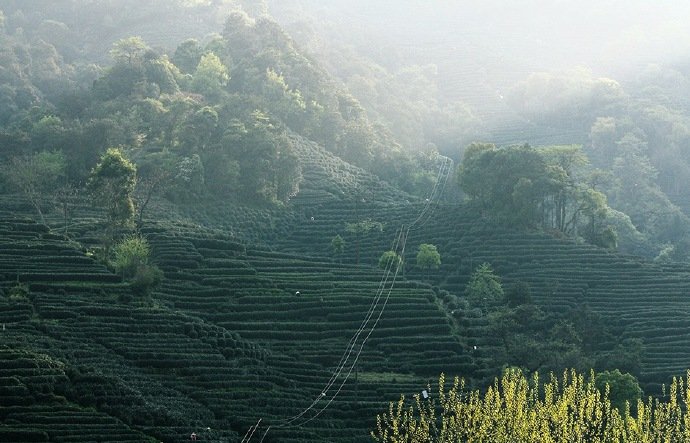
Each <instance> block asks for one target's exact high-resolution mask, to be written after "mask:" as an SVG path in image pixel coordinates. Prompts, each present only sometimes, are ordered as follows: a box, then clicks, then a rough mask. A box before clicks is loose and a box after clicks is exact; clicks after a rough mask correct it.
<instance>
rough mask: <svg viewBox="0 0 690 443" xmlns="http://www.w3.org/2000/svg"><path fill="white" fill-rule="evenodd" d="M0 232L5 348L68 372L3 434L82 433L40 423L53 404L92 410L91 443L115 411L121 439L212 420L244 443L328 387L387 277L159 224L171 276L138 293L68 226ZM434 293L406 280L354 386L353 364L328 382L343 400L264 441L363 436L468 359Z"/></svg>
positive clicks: (23, 226) (7, 412)
mask: <svg viewBox="0 0 690 443" xmlns="http://www.w3.org/2000/svg"><path fill="white" fill-rule="evenodd" d="M0 228H1V229H2V230H3V233H4V235H3V237H2V242H1V244H0V260H1V261H2V263H3V279H2V293H3V296H2V298H0V315H1V318H0V320H1V321H3V322H4V324H3V327H4V330H3V331H2V334H3V336H4V340H3V343H4V344H5V346H6V352H7V353H8V355H10V354H11V355H14V354H16V353H17V352H19V353H21V352H31V353H33V354H32V355H37V357H35V358H37V359H46V360H48V361H51V362H55V363H54V366H58V367H60V368H61V370H62V372H61V374H63V373H64V374H63V377H62V378H61V379H60V383H59V385H60V388H59V390H58V392H55V393H54V394H53V392H54V391H55V390H56V388H55V387H52V385H51V387H46V388H41V389H42V390H41V392H43V391H45V393H46V394H51V395H53V396H54V397H58V398H59V400H55V399H52V397H45V396H38V397H36V398H28V397H27V398H26V399H25V400H24V403H25V404H23V406H26V407H27V408H29V409H28V410H26V411H25V413H24V414H23V415H21V416H19V415H16V414H15V412H14V411H15V409H13V408H14V407H15V405H14V404H8V405H7V406H6V408H5V409H2V410H0V414H2V415H1V416H3V417H6V418H7V420H8V423H16V426H15V425H12V426H8V425H6V424H5V423H4V421H3V424H2V425H1V426H0V430H1V431H2V432H6V434H7V435H13V436H14V435H16V434H14V433H15V432H16V429H17V427H24V428H27V429H32V430H35V433H29V434H30V435H29V434H27V435H26V436H25V437H26V439H29V441H30V439H32V438H36V439H39V440H37V441H46V439H47V441H78V440H75V439H74V438H75V437H74V434H64V435H63V434H60V433H59V432H57V431H54V432H53V431H49V430H48V429H47V426H44V424H45V423H55V422H57V421H59V419H58V418H55V419H54V422H51V421H50V420H52V419H49V418H45V419H44V418H41V417H44V415H45V414H44V413H43V412H42V411H43V410H44V409H45V408H46V407H48V406H50V407H52V406H51V405H52V403H54V402H56V401H59V402H62V403H63V406H64V408H63V409H65V411H62V410H60V411H58V412H59V414H63V415H59V414H58V415H56V417H60V416H65V417H66V416H67V415H65V414H71V413H73V414H85V415H83V418H80V419H79V420H77V419H75V423H76V424H75V429H77V431H75V432H81V433H82V435H84V437H83V439H85V441H87V440H89V438H92V437H93V436H92V434H89V433H88V432H86V428H88V427H92V428H93V429H96V428H97V427H98V423H101V422H103V420H109V423H110V422H112V423H114V424H113V425H112V426H116V425H117V426H120V427H121V428H122V429H121V430H120V431H118V432H113V435H114V437H113V440H112V441H115V440H116V438H120V437H117V436H120V435H124V434H126V433H127V432H130V433H132V435H147V436H152V437H155V438H157V439H161V440H164V441H181V440H182V439H183V438H184V436H187V435H189V432H191V431H192V430H197V431H198V430H200V429H201V430H205V429H206V428H210V429H211V431H207V434H206V437H207V438H211V436H213V438H218V439H220V438H229V439H230V441H239V438H240V434H242V433H244V432H245V431H246V429H248V428H249V426H251V425H252V424H254V423H255V421H256V420H257V419H258V418H262V419H263V421H264V423H279V421H280V420H281V419H285V418H287V417H290V416H293V415H295V414H298V413H300V412H301V411H302V410H303V409H304V408H306V407H307V406H309V404H311V403H312V400H313V399H314V398H315V397H318V396H319V395H320V393H321V392H322V391H323V388H324V385H325V384H326V383H327V382H328V379H329V377H330V376H331V375H332V372H333V370H334V368H335V367H337V366H338V361H339V359H340V357H341V355H342V353H343V351H344V350H345V349H347V344H348V340H349V339H350V338H351V336H352V335H353V334H355V332H356V331H357V330H358V328H359V326H360V323H361V320H362V319H363V318H364V317H365V315H366V312H367V310H368V309H369V307H370V305H371V300H372V297H373V296H374V295H375V294H376V292H377V288H378V285H379V282H380V280H381V271H378V270H375V269H371V268H362V267H357V266H352V265H337V264H334V263H332V262H331V261H329V260H324V259H320V258H316V259H314V258H308V257H298V256H294V255H291V254H285V253H277V252H272V251H269V250H267V249H264V248H256V247H253V248H252V247H247V246H246V245H244V244H242V243H239V242H237V241H236V240H234V239H232V238H231V237H228V236H227V235H225V236H224V235H221V234H218V235H216V236H215V237H214V236H212V235H210V234H209V233H204V234H203V235H199V234H198V233H195V232H194V231H189V232H186V233H185V232H181V231H183V230H184V229H183V228H181V229H180V230H176V231H174V232H171V231H170V230H168V229H162V228H157V227H155V226H154V227H150V228H148V229H147V230H146V231H145V234H146V235H147V237H148V238H149V240H150V242H151V244H152V246H153V249H154V252H155V258H156V261H157V263H158V264H159V265H160V266H161V267H162V268H163V270H164V272H165V275H166V278H165V283H164V285H163V286H162V287H161V288H160V289H159V291H158V292H156V294H154V297H153V298H152V299H151V300H147V301H136V300H135V301H134V302H131V303H126V302H124V301H123V300H126V299H127V298H128V297H126V296H127V294H128V291H129V288H128V287H127V285H126V284H123V283H120V281H119V278H118V277H117V276H115V275H113V274H111V273H110V272H109V271H108V270H107V269H105V268H103V267H102V266H101V265H99V264H98V263H97V262H95V261H94V260H93V259H91V258H90V257H88V256H86V255H84V254H83V253H82V251H80V250H79V249H77V248H76V245H75V244H73V243H71V242H69V241H68V240H66V239H65V238H62V237H61V236H60V235H56V234H52V233H50V232H48V230H47V229H46V228H45V227H43V226H41V225H37V224H35V223H33V222H30V221H28V220H18V219H7V218H6V219H3V220H2V223H0ZM22 288H23V290H22ZM297 291H299V292H300V295H299V296H297V295H295V293H296V292H297ZM430 300H434V294H433V291H432V289H431V287H430V286H428V285H425V284H420V283H416V282H401V283H400V284H397V285H396V286H395V287H394V289H393V290H392V292H391V294H390V301H389V303H388V306H387V309H386V311H385V312H384V313H383V315H382V316H381V319H380V321H379V322H378V326H377V328H376V329H375V330H374V331H373V333H372V334H371V336H370V337H369V339H368V341H367V343H366V346H365V347H363V351H362V353H361V355H359V358H358V360H357V364H356V365H352V366H351V368H352V369H351V371H350V366H348V367H347V368H346V370H347V373H350V377H349V379H348V381H347V383H342V386H341V382H343V381H344V378H345V374H346V372H345V371H343V374H342V375H341V377H340V378H338V379H337V380H336V382H337V383H336V384H334V385H333V388H332V390H330V391H329V395H333V394H335V392H336V390H338V391H339V392H338V395H337V397H335V396H334V399H333V401H332V403H331V402H330V400H331V399H329V400H328V401H323V402H320V403H319V404H318V405H317V406H318V408H314V409H313V410H312V411H310V412H309V413H308V414H306V415H304V420H301V421H307V420H309V419H311V418H312V417H313V416H314V414H316V413H318V417H317V419H314V420H311V421H309V422H308V423H305V424H304V425H302V423H301V421H300V422H297V423H293V425H300V426H293V427H285V428H280V427H276V428H275V429H274V430H273V431H272V432H271V434H270V435H269V437H270V438H268V437H267V440H266V441H305V440H306V441H318V439H319V438H324V436H326V438H329V439H330V441H343V442H345V441H361V440H362V439H363V438H366V432H367V431H366V430H367V427H370V426H373V418H374V417H375V414H376V412H377V411H379V410H380V409H381V408H382V407H384V406H385V403H386V401H388V400H393V399H395V398H397V396H398V395H399V394H400V393H401V392H406V393H408V394H411V393H414V392H419V391H420V390H421V389H423V388H424V387H425V386H426V384H427V382H428V381H430V380H433V379H434V378H436V377H437V375H438V373H439V372H440V371H441V370H450V371H454V372H462V371H463V370H465V369H467V368H471V366H472V364H473V363H472V358H471V356H470V355H468V352H467V351H466V350H465V347H464V346H463V345H462V344H461V343H460V342H459V340H458V339H457V337H455V336H454V335H453V333H452V331H451V327H450V323H449V320H448V318H447V317H446V314H445V313H444V312H443V311H442V310H440V309H439V308H438V307H437V306H436V305H435V304H433V303H432V301H430ZM353 355H354V354H353ZM7 358H8V359H10V357H7ZM38 369H40V368H38ZM38 369H37V370H38ZM10 372H11V371H10ZM39 374H40V375H41V377H44V376H45V377H47V376H52V375H51V374H52V373H51V372H50V371H47V370H46V371H43V370H40V371H39ZM7 377H10V378H11V377H12V376H11V375H9V374H8V375H7ZM8 383H9V386H15V385H16V386H25V385H26V383H24V382H22V380H19V382H17V381H15V380H14V379H13V380H11V381H9V380H8ZM55 384H57V383H55ZM8 389H10V390H11V389H19V388H12V387H10V388H8ZM27 389H28V388H27ZM46 402H47V403H46ZM326 404H328V407H327V408H323V406H325V405H326ZM63 406H61V407H63ZM3 408H4V406H3ZM321 409H323V411H321ZM87 411H94V412H91V415H89V414H87V413H86V412H87ZM34 413H35V414H36V417H37V418H36V421H35V422H34V421H32V420H31V418H30V417H31V416H32V414H34ZM82 422H83V427H84V429H82V431H79V429H81V428H82ZM364 423H369V424H368V425H367V424H364ZM109 426H110V425H109ZM57 428H58V426H56V427H55V429H57ZM31 432H34V431H31ZM44 433H45V435H47V437H45V435H44ZM17 435H18V434H17ZM90 435H91V437H89V436H90ZM200 435H201V434H200ZM22 438H24V437H22ZM122 438H123V439H124V437H122ZM133 438H134V439H136V438H138V437H133ZM40 439H43V440H40ZM123 441H126V440H123Z"/></svg>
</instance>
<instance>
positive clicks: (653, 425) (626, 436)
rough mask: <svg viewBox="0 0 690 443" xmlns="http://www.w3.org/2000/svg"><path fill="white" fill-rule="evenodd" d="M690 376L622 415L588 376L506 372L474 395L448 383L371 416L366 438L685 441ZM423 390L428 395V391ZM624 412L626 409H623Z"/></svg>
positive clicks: (396, 442) (689, 436)
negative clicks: (374, 422) (371, 425)
mask: <svg viewBox="0 0 690 443" xmlns="http://www.w3.org/2000/svg"><path fill="white" fill-rule="evenodd" d="M689 381H690V371H689V372H688V374H687V375H686V378H685V379H683V378H674V379H673V382H672V384H671V386H670V388H669V389H668V392H666V393H665V395H664V396H663V398H664V399H663V400H653V399H652V398H651V397H650V398H648V399H647V401H646V402H645V401H641V400H639V401H638V402H637V405H633V406H632V407H631V406H630V405H629V404H627V405H626V407H625V408H624V410H623V411H619V410H618V409H616V408H615V407H613V406H612V404H611V401H610V399H609V389H608V386H607V387H606V389H605V390H604V391H603V392H602V391H600V390H598V389H597V387H596V385H595V376H594V373H593V372H592V373H591V375H590V377H585V376H583V375H581V374H578V373H577V372H576V371H573V370H571V371H565V372H564V374H563V376H562V378H560V379H559V378H558V377H556V376H554V375H551V376H550V378H549V381H547V382H543V383H540V380H539V376H538V374H535V375H534V376H533V377H531V379H528V378H526V377H525V376H524V375H523V374H522V373H521V372H520V371H506V372H505V373H504V374H503V376H502V377H501V379H500V380H499V379H496V380H495V381H494V384H493V385H492V386H491V387H489V388H488V389H487V391H486V392H485V393H484V394H483V395H482V394H481V393H480V392H479V391H478V390H477V391H468V390H467V389H466V386H465V382H464V380H462V379H458V378H455V380H454V382H453V386H452V387H451V388H450V389H449V390H447V391H446V389H445V378H444V376H443V375H441V377H440V380H439V387H438V394H437V396H436V397H434V396H428V398H426V399H424V398H422V396H420V395H418V394H416V395H415V396H414V402H413V404H412V405H407V404H406V402H405V398H404V396H403V397H401V398H400V400H399V401H398V402H397V403H393V402H391V403H390V405H389V409H388V412H386V413H383V414H380V415H379V416H378V417H377V427H376V430H375V431H373V432H371V436H372V438H373V439H374V441H377V442H385V443H402V442H405V443H421V442H429V443H430V442H434V443H451V442H452V443H456V442H457V443H460V442H462V443H481V442H491V443H518V442H529V443H585V442H586V443H633V442H634V443H673V442H687V441H690V413H688V402H689V401H690V387H689V386H688V382H689ZM429 391H430V390H429ZM631 409H632V411H634V412H631Z"/></svg>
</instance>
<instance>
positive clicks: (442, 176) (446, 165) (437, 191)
mask: <svg viewBox="0 0 690 443" xmlns="http://www.w3.org/2000/svg"><path fill="white" fill-rule="evenodd" d="M439 157H442V156H439ZM452 164H453V161H452V160H451V159H450V158H448V157H442V161H441V164H440V166H439V171H438V174H437V177H436V182H435V183H434V186H433V188H432V190H431V192H430V194H429V198H427V199H426V200H425V205H424V207H423V208H422V211H421V212H420V214H419V215H418V216H417V218H416V219H415V220H414V221H413V222H412V223H411V224H409V225H407V226H406V225H405V224H403V225H401V227H400V228H399V229H398V230H397V231H396V236H395V239H394V241H393V244H392V247H391V250H392V251H393V252H395V253H396V254H398V250H400V253H399V254H398V256H399V257H401V258H404V256H405V248H406V244H407V237H408V235H409V232H410V230H411V229H412V228H413V227H415V225H417V224H419V226H418V227H417V229H418V228H420V227H421V226H423V225H424V224H426V222H427V221H428V220H429V219H430V218H431V214H432V213H433V209H432V205H433V204H434V202H435V201H437V200H438V199H439V198H440V196H441V195H442V193H443V191H444V190H445V187H446V184H447V182H448V179H449V176H450V171H451V170H452ZM436 204H437V202H436ZM430 209H431V211H430ZM427 215H428V217H427ZM393 266H395V272H393V270H392V268H393ZM402 266H404V261H403V259H397V260H396V259H392V260H389V262H388V263H386V267H385V269H384V273H383V275H382V277H381V280H380V282H379V286H378V289H377V291H376V295H375V297H374V298H373V299H372V302H371V304H370V306H369V309H368V311H367V314H366V315H365V318H364V319H363V320H362V323H361V325H360V326H359V328H358V329H357V331H356V332H355V333H354V334H353V336H352V338H351V339H350V341H349V342H348V344H347V346H346V349H345V351H344V352H343V355H342V356H341V358H340V361H339V362H338V365H337V366H336V368H335V369H334V371H333V373H332V374H331V377H330V378H329V380H328V382H327V383H326V385H325V386H324V388H323V389H322V390H321V392H320V393H319V395H317V396H316V398H314V400H313V401H312V403H311V404H310V405H309V406H307V407H306V408H304V409H303V410H302V411H300V412H299V413H298V414H296V415H293V416H291V417H288V418H286V419H283V420H281V421H280V422H279V424H275V425H269V426H268V427H267V428H266V430H265V431H264V433H263V435H262V437H261V440H260V442H263V440H264V438H265V437H266V435H268V432H269V431H270V429H271V428H273V427H277V428H288V427H289V428H292V427H300V426H304V425H305V424H307V423H309V422H311V421H312V420H314V419H316V418H317V417H318V416H319V415H321V413H323V411H325V410H326V409H327V408H328V407H329V406H330V405H331V403H332V402H333V400H335V398H336V397H337V396H338V394H339V393H340V391H341V390H342V388H343V387H344V385H345V383H346V382H347V380H348V379H349V377H350V375H351V374H352V370H353V369H354V367H355V365H356V364H357V362H358V361H359V357H360V355H361V353H362V351H363V350H364V345H365V344H366V342H367V341H368V339H369V337H371V334H372V333H373V332H374V330H375V329H376V327H377V326H378V323H379V321H380V320H381V317H382V315H383V312H384V310H385V308H386V306H387V304H388V301H389V299H390V296H391V294H392V291H393V288H394V286H395V281H396V279H397V276H398V273H399V272H400V269H401V268H402ZM391 274H392V279H391V280H390V284H389V279H390V278H391ZM384 293H386V296H385V298H384V300H383V304H382V305H381V306H380V309H378V308H379V304H380V302H381V298H382V297H383V294H384ZM377 309H378V315H377V316H376V319H375V321H374V322H373V323H372V325H371V327H370V328H369V331H368V332H367V334H366V335H365V336H364V338H363V339H362V341H361V343H360V344H359V349H358V350H357V351H356V354H355V356H354V359H353V360H352V362H351V363H350V365H349V368H348V370H347V374H346V375H345V377H344V378H343V379H342V381H341V382H340V384H339V386H338V388H337V389H336V391H335V393H334V394H333V395H331V396H330V397H329V399H328V401H327V403H326V404H325V405H324V406H323V407H322V408H321V409H318V410H317V412H316V413H315V414H314V415H313V416H311V417H309V418H307V419H305V420H301V421H300V422H299V423H297V424H293V423H295V422H297V421H298V420H300V419H301V418H302V417H304V416H305V415H306V414H307V413H308V412H309V411H311V410H312V409H314V408H315V407H316V405H317V404H318V403H319V402H320V401H321V400H322V399H324V398H325V397H327V396H328V392H329V391H330V389H331V388H332V387H333V385H335V384H336V382H337V380H338V377H340V375H341V374H342V373H343V370H344V369H345V367H346V366H347V365H348V361H349V360H350V357H351V355H352V353H353V351H354V350H355V348H356V347H357V341H358V339H359V337H360V336H361V334H362V333H363V332H364V331H365V329H367V325H368V324H369V323H370V321H371V319H372V318H373V316H374V314H375V313H376V311H377ZM260 422H261V419H259V421H258V422H257V424H256V425H255V426H254V429H253V430H251V428H250V430H251V433H250V432H249V430H248V431H247V435H248V438H247V439H246V442H245V440H244V439H243V440H242V443H249V442H250V441H251V438H252V436H253V435H254V433H255V431H256V430H257V428H258V427H259V424H260ZM247 435H245V437H247Z"/></svg>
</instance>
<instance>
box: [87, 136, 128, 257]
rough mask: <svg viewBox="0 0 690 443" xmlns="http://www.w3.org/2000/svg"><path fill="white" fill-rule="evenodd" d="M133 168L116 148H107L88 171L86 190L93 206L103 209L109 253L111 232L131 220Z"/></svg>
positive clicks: (126, 225) (106, 244)
mask: <svg viewBox="0 0 690 443" xmlns="http://www.w3.org/2000/svg"><path fill="white" fill-rule="evenodd" d="M136 177H137V169H136V167H135V166H134V164H133V163H132V162H131V161H129V160H128V159H127V158H126V157H125V155H124V153H123V152H122V151H121V150H120V149H118V148H110V149H108V150H107V151H106V152H105V154H103V156H102V157H101V160H100V162H99V163H98V164H97V165H96V167H95V168H93V170H92V171H91V175H90V176H89V181H88V188H89V191H90V192H91V196H92V198H93V201H94V203H95V204H96V205H97V206H101V207H103V208H105V215H106V224H105V247H106V252H107V251H108V250H109V248H110V245H111V243H112V240H113V236H114V234H115V231H116V230H117V229H118V228H126V227H130V226H131V224H132V221H133V218H134V201H133V200H132V196H133V194H134V188H135V186H136Z"/></svg>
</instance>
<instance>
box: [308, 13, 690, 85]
mask: <svg viewBox="0 0 690 443" xmlns="http://www.w3.org/2000/svg"><path fill="white" fill-rule="evenodd" d="M319 3H321V4H323V5H329V6H336V7H337V9H338V11H339V13H340V14H342V15H341V18H342V19H344V20H346V21H348V20H349V21H353V22H357V21H359V22H363V23H365V24H367V25H368V26H370V27H372V28H374V29H379V30H380V31H381V33H382V34H384V35H388V36H390V37H391V38H392V39H394V40H396V41H398V42H399V43H400V44H402V45H415V44H419V45H421V46H422V47H432V46H434V45H439V46H447V47H449V48H453V47H457V46H461V47H462V46H471V47H479V48H481V51H484V52H487V53H489V54H492V56H493V57H502V58H505V59H506V61H507V62H511V63H515V62H519V63H525V64H526V66H525V69H526V68H527V67H531V68H534V69H537V68H541V69H562V68H567V67H571V66H574V65H586V66H589V67H591V68H593V69H594V70H595V71H599V72H601V73H602V74H605V73H610V74H619V75H620V74H622V73H623V72H624V71H628V70H629V68H630V67H639V66H640V64H646V63H665V62H669V61H674V60H676V59H678V58H681V57H686V56H690V2H686V1H682V0H676V1H669V0H661V1H653V0H627V1H622V0H619V1H606V0H601V1H592V0H584V1H559V0H552V1H546V0H522V1H520V0H516V1H499V0H476V1H468V0H427V1H422V0H418V1H413V0H407V1H406V0H347V1H343V0H320V1H319Z"/></svg>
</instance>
